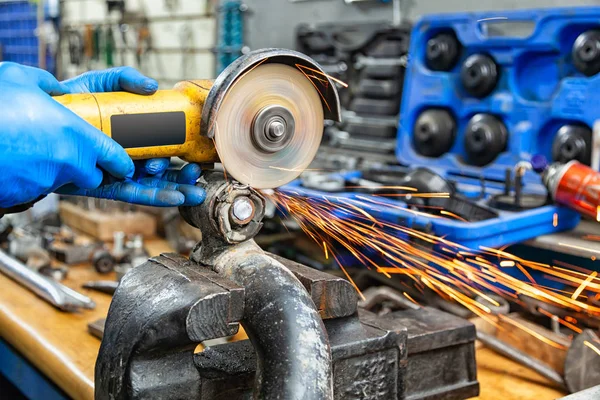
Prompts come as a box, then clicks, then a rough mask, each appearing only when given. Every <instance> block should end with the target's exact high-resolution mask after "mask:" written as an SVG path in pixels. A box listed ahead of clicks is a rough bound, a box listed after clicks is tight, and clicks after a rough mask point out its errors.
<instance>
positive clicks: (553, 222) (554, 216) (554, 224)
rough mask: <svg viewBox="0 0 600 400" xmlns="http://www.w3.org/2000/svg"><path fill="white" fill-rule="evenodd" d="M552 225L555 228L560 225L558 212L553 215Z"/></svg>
mask: <svg viewBox="0 0 600 400" xmlns="http://www.w3.org/2000/svg"><path fill="white" fill-rule="evenodd" d="M552 226H553V227H555V228H556V227H557V226H558V213H554V215H553V216H552Z"/></svg>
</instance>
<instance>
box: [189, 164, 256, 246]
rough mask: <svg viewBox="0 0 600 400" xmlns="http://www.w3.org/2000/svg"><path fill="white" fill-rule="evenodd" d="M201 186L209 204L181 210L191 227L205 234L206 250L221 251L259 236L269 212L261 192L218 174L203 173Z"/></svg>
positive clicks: (206, 202) (204, 244) (199, 182)
mask: <svg viewBox="0 0 600 400" xmlns="http://www.w3.org/2000/svg"><path fill="white" fill-rule="evenodd" d="M198 185H200V186H202V187H204V189H205V190H206V195H207V196H206V201H205V202H204V203H202V204H201V205H200V206H195V207H180V208H179V211H180V212H181V215H182V216H183V218H184V219H185V221H186V222H187V223H188V224H190V225H192V226H194V227H196V228H199V229H200V230H201V231H202V238H203V239H204V238H205V239H204V240H203V243H202V245H203V247H206V248H211V249H214V250H215V251H219V250H220V249H222V248H223V246H227V245H230V244H235V243H241V242H244V241H246V240H249V239H251V238H253V237H254V236H255V235H256V234H257V233H258V231H259V230H260V228H261V227H262V219H263V217H264V212H265V211H264V210H265V200H264V198H263V197H262V196H261V195H260V193H258V192H257V191H256V190H254V189H252V188H250V187H249V186H247V185H242V184H240V183H237V182H234V181H231V182H228V181H226V180H224V177H223V174H220V173H218V172H208V173H205V174H203V175H202V177H201V178H200V180H199V181H198ZM240 202H243V204H242V205H241V206H240V204H241V203H240ZM240 208H243V210H240ZM234 211H235V213H238V212H240V213H242V211H243V213H242V215H240V216H241V217H246V218H237V217H235V214H234ZM245 213H247V214H245Z"/></svg>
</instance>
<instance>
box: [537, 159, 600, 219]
mask: <svg viewBox="0 0 600 400" xmlns="http://www.w3.org/2000/svg"><path fill="white" fill-rule="evenodd" d="M542 177H543V178H542V179H543V181H544V184H545V185H546V187H547V188H548V192H549V193H550V196H551V197H552V199H553V200H554V201H555V202H557V203H559V204H562V205H564V206H567V207H569V208H572V209H574V210H576V211H579V212H580V213H582V214H584V215H588V216H590V217H592V218H594V219H596V220H598V221H600V172H598V171H595V170H593V169H592V168H590V167H588V166H587V165H584V164H582V163H580V162H578V161H575V160H573V161H569V162H568V163H566V164H558V163H557V164H551V165H550V166H549V167H548V168H546V170H545V171H544V173H543V175H542Z"/></svg>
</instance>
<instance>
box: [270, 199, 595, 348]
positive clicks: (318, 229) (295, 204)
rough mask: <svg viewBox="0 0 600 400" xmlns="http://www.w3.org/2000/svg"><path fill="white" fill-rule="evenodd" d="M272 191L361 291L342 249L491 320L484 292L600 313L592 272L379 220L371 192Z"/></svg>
mask: <svg viewBox="0 0 600 400" xmlns="http://www.w3.org/2000/svg"><path fill="white" fill-rule="evenodd" d="M417 194H418V193H417ZM267 197H270V198H271V200H272V201H273V202H274V203H275V204H276V206H277V208H278V209H280V210H283V211H284V212H285V213H286V214H287V215H288V217H290V218H292V219H294V220H295V221H296V222H297V224H298V225H299V226H300V228H301V229H302V230H303V231H304V232H305V233H306V234H307V235H308V237H310V238H311V239H312V240H314V241H315V242H316V243H317V244H318V245H319V246H322V247H323V249H324V250H325V249H326V251H327V254H328V255H331V256H332V257H333V258H334V259H335V261H336V263H337V264H338V265H339V266H340V268H341V269H342V271H343V272H344V275H345V276H346V278H347V279H348V280H349V281H350V282H351V284H352V285H353V287H354V288H355V289H356V290H357V292H358V293H359V294H360V290H359V289H358V287H357V285H356V284H355V283H354V282H353V281H352V278H351V277H350V275H349V274H348V273H347V271H346V269H345V267H344V265H343V263H342V262H341V260H340V258H339V257H338V254H339V252H340V251H347V252H348V253H350V254H351V255H352V256H353V257H354V258H355V259H356V260H357V262H358V263H359V264H361V265H363V266H365V267H367V268H370V269H375V270H376V271H377V272H378V273H381V274H383V275H385V276H386V277H388V278H392V277H393V276H398V275H402V276H404V277H406V278H407V279H410V280H412V281H414V283H415V287H416V288H418V290H431V291H432V292H435V293H437V294H438V295H439V296H441V297H442V298H444V299H445V300H448V301H455V302H457V303H459V304H460V305H462V306H463V307H465V308H467V309H469V310H470V311H472V312H473V313H474V314H475V315H478V316H480V317H481V318H483V319H484V320H486V321H488V322H490V323H492V324H497V322H495V318H494V317H492V316H491V315H490V313H491V312H492V311H491V310H490V308H489V307H488V306H487V305H486V304H490V305H491V304H498V303H497V302H496V300H494V299H492V298H490V297H489V296H487V295H486V293H489V292H493V293H495V294H497V295H499V296H501V297H503V298H505V299H508V300H509V301H513V302H517V303H518V302H520V301H521V300H520V296H526V297H530V298H534V299H536V300H538V301H541V302H544V303H546V304H548V305H551V306H553V307H559V308H563V309H565V310H568V311H571V312H576V313H583V314H585V315H588V316H592V317H599V316H600V307H599V306H597V305H594V304H588V303H587V302H586V301H583V299H584V297H585V296H583V295H582V293H583V291H584V290H585V291H586V292H589V293H590V296H592V295H594V294H595V295H600V279H598V278H597V273H594V272H592V271H587V270H585V269H582V268H579V269H576V268H572V269H568V268H562V267H558V266H555V265H548V264H545V263H541V262H535V261H532V260H527V259H523V258H521V257H518V256H515V255H513V254H510V253H509V252H507V251H505V250H504V249H493V248H489V247H484V246H481V247H480V248H479V250H472V249H469V248H467V247H465V246H462V245H460V244H458V243H454V242H452V241H450V240H448V239H446V238H444V237H439V236H436V235H434V234H431V233H426V232H422V231H418V230H415V229H412V228H409V227H407V226H403V225H400V224H396V223H393V222H390V221H386V220H382V219H378V218H376V217H375V216H374V215H375V214H371V213H370V207H374V206H375V205H376V204H377V203H380V202H378V201H377V200H374V199H372V198H370V197H366V196H362V197H360V196H357V197H356V198H342V197H305V196H303V195H301V194H299V193H297V192H293V191H283V190H276V191H274V192H273V193H272V194H271V195H267ZM381 204H382V205H385V206H391V207H393V205H389V204H387V203H381ZM373 254H376V255H377V256H376V257H377V258H379V257H382V258H383V259H385V263H386V265H385V266H381V265H379V264H378V262H376V261H375V259H374V258H373V257H375V256H373ZM492 260H493V262H492ZM496 260H497V262H496ZM566 266H567V265H566ZM502 267H516V268H518V269H519V270H520V271H521V273H523V275H524V276H525V277H526V278H527V279H519V278H517V277H514V276H512V275H511V274H509V273H507V272H506V271H505V270H503V269H502ZM533 271H536V272H537V273H541V274H543V275H544V276H546V277H548V278H551V279H553V280H560V281H562V282H563V283H564V284H566V285H568V286H571V287H574V288H577V290H576V292H575V293H573V295H572V293H571V292H570V291H563V290H559V289H554V288H551V287H546V286H542V285H539V284H537V283H536V281H535V280H534V279H533V276H532V274H531V273H532V272H533ZM577 292H579V293H577ZM575 294H576V295H575ZM361 297H362V294H361ZM477 298H479V299H484V300H485V302H484V303H482V302H480V301H478V300H477ZM413 300H414V299H413ZM481 301H483V300H481ZM501 318H504V319H506V320H507V321H508V323H510V324H512V325H514V326H515V327H517V328H519V329H522V330H524V331H525V332H527V333H528V334H530V335H531V336H533V337H536V338H537V339H539V340H541V341H543V342H545V343H547V344H549V345H551V346H553V347H556V348H564V346H562V345H561V344H560V343H556V342H554V341H552V340H551V339H550V338H547V337H545V336H543V335H540V334H539V333H537V332H534V331H532V330H531V329H529V328H527V326H521V325H522V324H519V322H518V321H514V320H511V319H510V318H508V317H501ZM559 322H560V323H561V324H563V325H564V326H567V327H569V329H572V330H574V331H577V329H580V328H579V327H577V326H576V323H577V320H575V319H573V320H567V318H565V319H563V320H559Z"/></svg>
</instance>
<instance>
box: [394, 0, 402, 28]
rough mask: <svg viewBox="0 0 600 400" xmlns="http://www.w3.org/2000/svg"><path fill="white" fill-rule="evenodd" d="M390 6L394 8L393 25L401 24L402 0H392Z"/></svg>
mask: <svg viewBox="0 0 600 400" xmlns="http://www.w3.org/2000/svg"><path fill="white" fill-rule="evenodd" d="M392 7H393V8H394V10H393V13H394V19H393V24H394V26H400V25H402V0H393V3H392Z"/></svg>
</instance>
